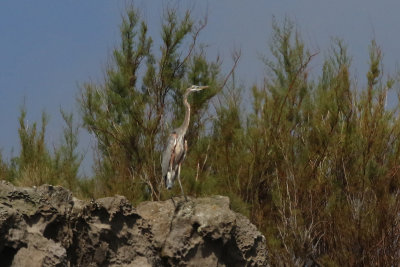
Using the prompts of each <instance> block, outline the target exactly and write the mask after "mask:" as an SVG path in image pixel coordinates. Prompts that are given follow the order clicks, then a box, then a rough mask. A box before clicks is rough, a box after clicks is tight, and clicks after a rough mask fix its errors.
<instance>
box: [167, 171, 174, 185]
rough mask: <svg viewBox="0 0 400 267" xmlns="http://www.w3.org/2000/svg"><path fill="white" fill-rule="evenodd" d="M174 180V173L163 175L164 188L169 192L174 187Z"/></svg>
mask: <svg viewBox="0 0 400 267" xmlns="http://www.w3.org/2000/svg"><path fill="white" fill-rule="evenodd" d="M174 178H175V172H174V171H172V172H167V175H165V187H166V188H167V189H168V190H171V189H172V187H173V186H174Z"/></svg>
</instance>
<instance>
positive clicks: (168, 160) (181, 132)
mask: <svg viewBox="0 0 400 267" xmlns="http://www.w3.org/2000/svg"><path fill="white" fill-rule="evenodd" d="M205 88H208V86H197V85H192V86H191V87H189V88H188V89H186V92H185V94H184V95H183V104H184V105H185V111H186V113H185V119H184V121H183V123H182V125H181V126H180V127H179V128H176V129H174V130H173V131H172V133H171V134H170V136H169V138H168V141H167V145H166V147H165V150H164V153H163V157H162V163H161V164H162V165H161V167H162V177H163V180H164V183H165V186H166V187H167V189H168V190H171V188H172V187H173V185H174V182H175V178H178V182H179V186H180V187H181V191H182V195H183V196H184V197H185V199H186V195H185V193H184V192H183V188H182V183H181V179H180V175H181V165H182V162H183V160H184V159H185V156H186V152H187V142H186V139H185V135H186V132H187V130H188V128H189V122H190V105H189V102H188V100H187V98H188V96H189V94H190V93H191V92H197V91H201V90H203V89H205Z"/></svg>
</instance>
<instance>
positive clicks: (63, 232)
mask: <svg viewBox="0 0 400 267" xmlns="http://www.w3.org/2000/svg"><path fill="white" fill-rule="evenodd" d="M174 200H175V201H174V202H175V203H173V202H172V200H167V201H159V202H144V203H141V204H140V205H139V206H138V207H137V208H136V209H135V208H133V207H132V206H131V205H130V203H129V202H128V201H127V200H126V198H125V197H123V196H115V197H107V198H101V199H98V200H95V201H82V200H79V199H76V198H74V197H73V196H72V194H71V192H69V191H68V190H66V189H64V188H62V187H58V186H51V185H42V186H40V187H37V188H23V187H15V186H13V185H12V184H10V183H7V182H5V181H0V266H29V267H35V266H267V251H266V247H265V238H264V237H263V236H262V235H261V233H260V232H258V231H257V229H256V227H255V226H254V225H252V224H251V223H250V222H249V220H248V219H247V218H245V217H244V216H242V215H240V214H237V213H235V212H233V211H232V210H231V209H230V208H229V205H230V204H229V199H228V198H227V197H222V196H214V197H207V198H197V199H196V198H189V200H188V201H184V200H183V198H174Z"/></svg>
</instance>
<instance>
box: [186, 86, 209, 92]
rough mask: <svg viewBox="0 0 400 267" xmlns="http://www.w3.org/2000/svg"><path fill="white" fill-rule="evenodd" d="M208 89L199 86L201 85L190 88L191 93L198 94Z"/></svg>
mask: <svg viewBox="0 0 400 267" xmlns="http://www.w3.org/2000/svg"><path fill="white" fill-rule="evenodd" d="M206 88H208V86H199V85H192V87H190V91H191V92H197V91H201V90H203V89H206Z"/></svg>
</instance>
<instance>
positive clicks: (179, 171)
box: [177, 164, 187, 201]
mask: <svg viewBox="0 0 400 267" xmlns="http://www.w3.org/2000/svg"><path fill="white" fill-rule="evenodd" d="M177 176H178V182H179V186H180V187H181V191H182V195H183V196H184V197H185V201H187V198H186V195H185V193H184V192H183V187H182V184H181V164H179V165H178V175H177Z"/></svg>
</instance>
